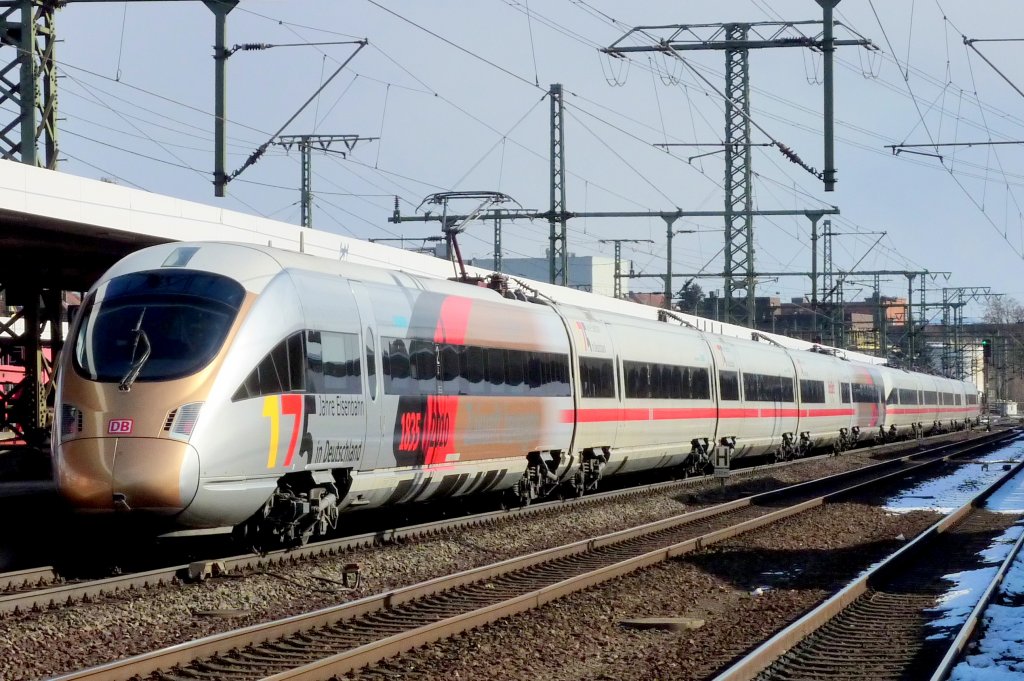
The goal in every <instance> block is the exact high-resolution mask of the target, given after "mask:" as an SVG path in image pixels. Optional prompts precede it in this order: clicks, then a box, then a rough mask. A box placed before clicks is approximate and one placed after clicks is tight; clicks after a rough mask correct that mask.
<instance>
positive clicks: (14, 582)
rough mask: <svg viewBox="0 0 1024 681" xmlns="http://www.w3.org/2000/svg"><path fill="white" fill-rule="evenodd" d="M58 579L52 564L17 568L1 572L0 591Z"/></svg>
mask: <svg viewBox="0 0 1024 681" xmlns="http://www.w3.org/2000/svg"><path fill="white" fill-rule="evenodd" d="M56 579H58V575H57V571H56V570H55V569H54V568H53V566H52V565H45V566H43V567H37V568H27V569H25V570H15V571H14V572H4V573H2V574H0V593H2V592H4V591H11V590H13V589H23V588H25V587H30V586H35V585H37V584H44V583H49V582H53V581H55V580H56Z"/></svg>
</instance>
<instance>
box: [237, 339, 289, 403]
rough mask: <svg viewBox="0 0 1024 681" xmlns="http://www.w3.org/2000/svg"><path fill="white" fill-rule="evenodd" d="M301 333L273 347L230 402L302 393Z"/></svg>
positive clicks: (239, 387)
mask: <svg viewBox="0 0 1024 681" xmlns="http://www.w3.org/2000/svg"><path fill="white" fill-rule="evenodd" d="M303 354H304V348H303V343H302V333H301V332H300V333H295V334H292V335H291V336H289V337H288V338H285V339H284V340H283V341H281V342H280V343H278V344H277V345H275V346H274V348H273V349H272V350H271V351H270V352H268V353H267V355H266V356H265V357H264V358H263V359H262V360H260V363H259V364H257V365H256V368H255V369H253V370H252V371H251V372H249V375H248V376H246V377H245V380H244V381H242V385H240V386H238V389H237V390H236V391H235V394H234V395H232V396H231V401H232V402H237V401H239V400H245V399H249V398H250V397H259V396H260V395H273V394H275V393H283V392H291V391H297V390H303V389H304V388H305V386H306V381H305V375H304V372H303V365H304V359H303Z"/></svg>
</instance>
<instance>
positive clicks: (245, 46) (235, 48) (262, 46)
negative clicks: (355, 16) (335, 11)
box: [224, 40, 360, 57]
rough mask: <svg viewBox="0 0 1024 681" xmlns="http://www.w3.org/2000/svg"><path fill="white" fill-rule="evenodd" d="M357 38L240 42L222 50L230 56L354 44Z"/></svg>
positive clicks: (226, 55)
mask: <svg viewBox="0 0 1024 681" xmlns="http://www.w3.org/2000/svg"><path fill="white" fill-rule="evenodd" d="M359 42H360V41H358V40H332V41H329V42H319V43H241V44H240V45H232V46H231V47H229V48H227V49H226V50H224V56H225V57H230V56H231V55H233V54H234V53H235V52H256V51H260V50H270V49H273V48H275V47H322V46H325V45H355V44H357V43H359Z"/></svg>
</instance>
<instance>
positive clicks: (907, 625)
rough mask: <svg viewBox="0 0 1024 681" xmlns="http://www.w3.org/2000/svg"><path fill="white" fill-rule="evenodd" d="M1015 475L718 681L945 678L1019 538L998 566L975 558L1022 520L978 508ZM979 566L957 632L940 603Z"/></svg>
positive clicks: (1017, 469) (1020, 466) (1018, 545)
mask: <svg viewBox="0 0 1024 681" xmlns="http://www.w3.org/2000/svg"><path fill="white" fill-rule="evenodd" d="M1021 470H1024V462H1022V463H1019V464H1017V465H1016V466H1014V467H1012V468H1011V469H1010V470H1009V471H1008V472H1007V473H1006V474H1005V475H1004V476H1002V477H1001V478H1000V480H999V481H998V482H997V483H996V484H995V485H993V486H991V487H989V488H988V489H986V490H984V491H982V492H981V493H980V494H978V495H977V496H976V497H974V498H973V499H971V500H970V501H969V502H967V503H966V504H964V505H963V506H961V507H960V508H959V509H957V510H956V511H954V512H953V513H951V514H949V515H948V516H946V517H945V518H944V519H943V520H941V521H940V522H938V523H936V524H935V525H934V526H933V527H932V528H930V529H929V530H928V531H926V532H925V533H923V534H921V535H920V536H918V537H917V538H916V539H915V540H914V541H912V542H910V543H909V544H908V545H907V546H905V547H904V548H903V549H901V550H900V551H898V552H897V553H895V554H893V555H892V556H891V557H890V558H888V559H887V560H885V561H883V562H881V563H880V564H879V565H878V566H876V567H875V568H873V569H871V570H869V571H867V572H866V573H865V574H864V575H862V576H861V577H860V578H858V579H857V580H855V581H854V582H852V583H851V584H850V585H849V586H847V587H846V588H845V589H843V590H842V591H840V592H839V593H837V594H836V595H835V596H833V597H832V598H830V599H829V600H827V601H826V602H824V603H822V604H821V605H820V606H819V607H818V608H816V609H814V610H813V611H811V612H810V613H808V614H807V615H805V616H804V617H802V618H801V619H799V620H798V621H796V622H794V623H793V624H792V625H790V626H789V627H787V628H786V629H784V630H783V631H780V632H779V633H778V634H777V635H776V636H774V637H773V638H771V639H769V640H768V641H766V642H765V643H764V644H762V645H761V646H760V647H759V648H757V649H756V650H755V651H753V652H752V653H750V654H749V655H748V656H747V657H746V658H744V659H743V660H741V661H740V662H739V663H737V664H736V665H735V666H733V667H732V668H731V669H729V670H728V671H726V672H725V673H723V674H721V675H719V676H718V677H717V679H716V681H746V680H748V679H757V680H758V681H769V680H779V679H833V680H839V681H841V680H842V679H851V680H853V679H865V678H870V679H879V680H881V681H884V680H887V679H893V680H895V679H932V681H940V680H941V679H945V678H948V675H949V673H950V671H951V670H952V668H953V666H954V664H955V663H956V661H957V658H958V656H959V653H960V652H961V651H962V650H963V649H964V647H965V646H966V645H967V642H968V641H969V639H970V637H971V635H972V633H973V632H974V629H975V627H976V625H977V623H978V621H979V620H980V617H981V614H982V612H983V610H984V608H985V607H986V605H987V604H988V602H989V601H990V600H991V598H992V597H993V595H994V594H995V592H996V590H997V588H998V586H999V584H1000V583H1001V581H1002V579H1003V576H1004V575H1005V573H1006V571H1007V570H1008V568H1009V566H1010V564H1011V563H1012V562H1013V561H1014V559H1015V558H1016V557H1017V555H1018V553H1019V551H1020V548H1021V545H1022V542H1024V535H1020V536H1018V538H1017V539H1016V541H1015V542H1014V543H1013V546H1012V547H1011V548H1010V550H1009V551H1008V554H1007V556H1006V557H1005V559H1003V560H1002V561H1001V563H1000V564H999V565H998V566H997V567H994V566H992V565H991V564H990V563H987V562H986V561H985V559H984V558H983V557H982V556H981V554H982V552H983V551H985V550H986V549H990V548H991V546H992V544H993V541H994V540H995V539H996V538H998V537H1000V536H1001V535H1004V533H1006V532H1007V530H1009V529H1010V528H1011V527H1012V526H1013V525H1015V524H1017V523H1019V522H1020V520H1021V518H1022V517H1024V514H1021V513H1019V512H1017V513H1005V512H1004V513H996V512H992V511H990V510H986V509H985V508H982V506H983V504H984V503H985V502H986V500H987V499H988V498H989V497H990V496H991V495H992V494H993V493H994V492H995V491H996V490H997V489H999V488H1000V487H1001V486H1002V485H1004V484H1006V483H1007V482H1008V481H1010V480H1011V479H1013V478H1015V477H1016V476H1017V475H1018V474H1019V473H1020V471H1021ZM980 569H988V571H989V572H991V574H990V575H989V580H988V584H987V586H985V587H984V588H983V589H981V590H980V593H979V594H978V596H979V597H978V599H977V602H976V603H975V604H974V605H973V608H972V610H971V613H970V615H969V616H967V617H966V620H965V622H964V623H963V625H962V626H958V627H957V626H951V625H945V624H944V623H943V622H942V616H943V614H944V612H943V611H942V610H940V609H937V608H936V606H937V605H938V604H939V602H940V600H941V598H942V597H943V596H944V595H945V594H948V593H949V592H950V589H951V586H952V585H953V582H952V581H951V580H950V579H949V576H951V575H956V574H959V573H964V572H969V571H973V570H980Z"/></svg>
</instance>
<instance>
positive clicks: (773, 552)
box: [346, 504, 940, 681]
mask: <svg viewBox="0 0 1024 681" xmlns="http://www.w3.org/2000/svg"><path fill="white" fill-rule="evenodd" d="M939 517H940V516H939V515H938V514H933V513H929V512H923V511H915V512H913V513H909V514H903V515H896V514H891V513H886V512H885V511H883V510H880V509H878V508H874V507H870V506H865V505H861V504H836V505H834V506H827V507H824V508H822V509H817V510H815V511H814V512H813V513H805V514H801V515H798V516H795V517H792V518H789V519H786V520H784V521H782V522H781V523H778V524H776V525H773V526H770V527H768V528H765V529H763V530H755V531H754V532H751V533H749V534H748V535H744V536H741V537H737V538H736V539H733V540H730V541H728V542H725V543H722V544H718V545H716V546H714V547H711V548H710V549H708V550H706V551H702V552H699V553H697V554H693V555H690V556H686V557H683V558H681V559H678V560H673V561H670V562H668V563H662V564H660V565H658V566H655V567H652V568H650V569H647V570H643V571H640V572H637V573H634V574H632V575H628V576H626V577H622V578H620V579H617V580H614V581H612V582H609V583H607V584H604V585H602V586H599V587H596V588H594V589H591V590H589V591H586V592H583V593H579V594H575V595H573V596H570V597H568V598H565V599H562V600H560V601H556V602H554V603H551V604H549V605H547V606H544V607H543V608H541V609H539V610H536V611H533V612H530V613H524V614H523V615H520V616H517V617H512V618H509V619H507V620H503V621H501V622H497V623H495V624H492V625H489V626H486V627H483V628H482V629H480V630H479V631H476V632H473V633H472V634H470V635H467V636H463V637H459V638H455V639H451V640H448V641H441V642H438V643H435V644H432V645H428V646H426V647H424V648H421V649H419V650H416V651H413V652H411V653H408V654H405V655H402V656H400V657H398V658H396V659H393V660H389V661H387V662H386V663H383V664H382V665H380V666H379V667H378V668H374V669H372V670H369V671H367V672H363V673H361V674H357V675H356V676H355V678H357V679H370V678H381V677H382V676H383V677H385V678H391V677H392V676H394V677H395V678H397V677H399V676H400V677H401V678H402V679H410V680H412V679H424V680H425V679H441V678H445V679H474V680H477V679H479V680H486V679H502V680H508V681H517V680H519V679H522V680H523V681H535V680H536V679H538V678H542V679H543V678H557V679H564V680H574V681H575V680H582V679H616V680H618V679H679V680H682V679H707V678H711V677H713V676H714V675H715V673H716V672H717V671H718V670H720V669H721V668H722V667H723V666H724V665H726V664H728V663H729V662H730V661H732V660H735V659H738V657H740V656H741V655H742V654H744V652H745V651H747V650H749V649H750V648H752V647H754V646H755V645H757V644H759V643H760V642H762V641H764V640H765V639H767V638H768V637H770V636H771V635H772V634H774V633H775V632H776V631H777V630H779V629H781V628H782V627H784V626H785V625H786V624H788V623H789V622H791V621H792V620H794V619H796V618H797V617H798V616H800V615H802V614H803V613H804V612H806V611H807V610H809V609H810V608H812V607H813V606H815V605H816V604H817V603H818V602H820V601H821V600H823V599H825V598H826V597H828V596H829V595H831V594H832V593H834V592H835V591H836V590H838V589H839V588H841V587H842V586H843V585H845V584H846V583H847V582H848V581H849V580H850V579H852V578H853V577H855V576H856V575H857V574H859V573H860V572H861V571H862V570H863V569H865V568H866V567H868V566H869V565H871V564H872V563H874V562H875V561H877V560H878V559H880V558H882V557H884V556H885V555H888V554H889V553H891V552H892V551H894V550H896V549H897V548H898V547H899V546H901V545H902V544H903V543H904V540H902V539H897V537H899V536H900V535H903V536H904V537H907V538H911V537H913V536H915V535H916V534H918V533H919V532H921V531H922V530H924V529H925V528H927V527H928V526H930V525H931V524H932V523H934V522H935V521H936V520H937V519H938V518H939ZM636 617H691V618H696V619H699V620H704V625H703V626H702V627H701V628H699V629H693V630H687V631H681V632H666V631H652V630H640V631H637V630H631V629H626V628H624V627H622V626H621V624H620V622H621V620H623V619H629V618H636ZM346 678H351V677H346Z"/></svg>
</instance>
